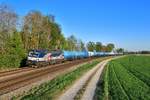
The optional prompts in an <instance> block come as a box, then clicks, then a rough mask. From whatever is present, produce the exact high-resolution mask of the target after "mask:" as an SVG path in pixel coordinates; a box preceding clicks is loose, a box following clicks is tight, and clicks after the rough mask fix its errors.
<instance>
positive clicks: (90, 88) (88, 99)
mask: <svg viewBox="0 0 150 100" xmlns="http://www.w3.org/2000/svg"><path fill="white" fill-rule="evenodd" d="M108 61H109V60H106V61H104V63H103V64H102V65H101V67H100V68H99V69H98V70H97V72H96V73H95V75H94V76H93V78H92V79H91V80H90V82H89V83H88V85H87V88H86V89H85V92H84V94H83V96H82V98H81V100H93V96H94V93H95V89H96V85H97V82H98V80H99V77H100V75H101V73H102V71H103V69H104V66H105V65H106V64H107V62H108Z"/></svg>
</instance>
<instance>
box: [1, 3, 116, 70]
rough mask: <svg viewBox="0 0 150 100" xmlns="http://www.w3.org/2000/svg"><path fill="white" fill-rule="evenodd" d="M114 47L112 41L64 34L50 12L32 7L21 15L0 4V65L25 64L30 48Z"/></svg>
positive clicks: (76, 48) (80, 48) (92, 49)
mask: <svg viewBox="0 0 150 100" xmlns="http://www.w3.org/2000/svg"><path fill="white" fill-rule="evenodd" d="M114 47H115V46H114V44H112V43H110V44H108V45H103V44H102V43H101V42H96V43H95V42H92V41H90V42H88V43H87V44H85V43H84V42H83V41H82V40H81V39H77V38H76V37H75V36H74V35H71V36H70V37H67V38H65V37H64V35H63V34H62V31H61V27H60V25H59V24H58V23H56V22H55V17H54V16H53V15H44V14H42V13H41V12H40V11H36V10H32V11H29V12H28V13H27V14H26V15H25V16H23V18H22V19H21V18H20V16H18V14H17V13H16V12H15V11H14V10H12V8H11V7H10V6H8V5H6V4H0V68H6V67H19V66H22V65H24V63H25V59H26V57H27V52H28V51H29V50H31V49H47V50H57V49H62V50H79V51H81V50H89V51H94V50H96V51H105V52H110V51H112V49H113V48H114Z"/></svg>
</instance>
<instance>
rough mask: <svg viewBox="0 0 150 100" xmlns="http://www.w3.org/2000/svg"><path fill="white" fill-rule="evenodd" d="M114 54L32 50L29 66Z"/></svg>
mask: <svg viewBox="0 0 150 100" xmlns="http://www.w3.org/2000/svg"><path fill="white" fill-rule="evenodd" d="M110 55H111V56H113V55H115V54H113V53H106V52H96V51H93V52H91V51H86V50H85V51H66V50H56V51H48V50H30V51H29V53H28V58H27V63H26V64H27V65H28V66H36V67H41V66H45V65H50V64H55V63H62V62H64V61H67V60H75V59H84V58H88V57H101V56H110Z"/></svg>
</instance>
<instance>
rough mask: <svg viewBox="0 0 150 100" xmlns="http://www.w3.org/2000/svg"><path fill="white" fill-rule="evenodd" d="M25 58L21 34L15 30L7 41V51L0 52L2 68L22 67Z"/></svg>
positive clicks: (0, 65) (0, 66)
mask: <svg viewBox="0 0 150 100" xmlns="http://www.w3.org/2000/svg"><path fill="white" fill-rule="evenodd" d="M23 59H25V50H24V48H23V44H22V41H21V36H20V34H19V33H17V32H14V34H13V35H12V36H11V37H9V38H8V40H7V42H6V48H5V51H4V52H3V53H0V69H6V68H17V67H20V66H21V64H22V61H23Z"/></svg>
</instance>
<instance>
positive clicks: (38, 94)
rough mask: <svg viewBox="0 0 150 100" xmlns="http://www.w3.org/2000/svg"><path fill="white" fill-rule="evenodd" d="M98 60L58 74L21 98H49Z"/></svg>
mask: <svg viewBox="0 0 150 100" xmlns="http://www.w3.org/2000/svg"><path fill="white" fill-rule="evenodd" d="M99 61H100V60H96V61H93V62H92V63H88V64H85V65H82V66H80V67H79V68H77V69H75V70H74V71H72V72H69V73H67V74H64V75H61V76H58V77H56V78H55V79H53V80H51V81H49V82H47V83H44V84H42V85H40V86H39V87H37V88H33V89H32V90H31V91H30V92H28V93H27V94H26V95H25V96H22V97H21V100H51V99H53V97H54V96H55V95H56V94H57V93H59V92H61V91H62V90H64V89H65V88H66V87H67V86H69V85H71V84H72V83H73V82H74V81H75V80H76V79H78V78H79V77H80V76H81V75H83V74H84V73H85V72H87V71H88V70H90V69H91V68H93V67H94V66H95V65H97V64H98V63H99Z"/></svg>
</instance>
